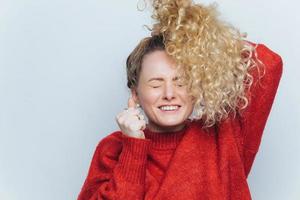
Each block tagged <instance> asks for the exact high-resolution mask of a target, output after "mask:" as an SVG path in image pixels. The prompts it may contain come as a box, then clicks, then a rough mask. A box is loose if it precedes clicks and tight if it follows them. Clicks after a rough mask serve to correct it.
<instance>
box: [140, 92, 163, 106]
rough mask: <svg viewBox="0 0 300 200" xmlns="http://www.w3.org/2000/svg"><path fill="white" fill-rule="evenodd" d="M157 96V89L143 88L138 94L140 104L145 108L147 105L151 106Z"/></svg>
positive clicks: (158, 95) (158, 96) (157, 98)
mask: <svg viewBox="0 0 300 200" xmlns="http://www.w3.org/2000/svg"><path fill="white" fill-rule="evenodd" d="M159 98H160V92H158V91H149V90H148V91H146V90H144V91H143V92H141V93H140V95H139V100H140V104H141V106H143V107H145V108H146V109H147V107H148V106H153V105H154V106H155V105H156V104H157V101H158V100H159Z"/></svg>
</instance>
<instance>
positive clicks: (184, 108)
mask: <svg viewBox="0 0 300 200" xmlns="http://www.w3.org/2000/svg"><path fill="white" fill-rule="evenodd" d="M131 92H132V97H133V99H134V101H135V102H136V103H139V104H140V105H141V107H142V109H143V110H144V112H145V114H146V116H147V118H148V125H147V126H148V128H149V129H150V130H153V131H156V132H168V131H178V130H181V129H182V128H183V127H184V125H185V121H186V120H187V118H188V117H189V116H190V115H191V114H192V112H193V108H194V103H193V99H192V98H191V97H190V96H188V93H187V88H186V86H185V85H183V84H182V81H181V80H180V76H179V74H178V73H177V71H176V63H175V62H174V60H173V59H172V58H171V57H170V56H169V55H168V54H167V53H166V52H165V51H161V50H157V51H154V52H152V53H150V54H147V55H146V56H144V59H143V62H142V70H141V73H140V76H139V82H138V85H137V88H134V89H133V90H132V91H131ZM162 105H179V106H180V107H179V109H178V110H176V111H162V110H161V109H160V108H159V107H160V106H162Z"/></svg>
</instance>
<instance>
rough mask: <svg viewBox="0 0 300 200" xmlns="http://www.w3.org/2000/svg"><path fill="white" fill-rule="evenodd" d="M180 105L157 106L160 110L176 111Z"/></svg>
mask: <svg viewBox="0 0 300 200" xmlns="http://www.w3.org/2000/svg"><path fill="white" fill-rule="evenodd" d="M180 107H181V106H179V105H170V106H168V105H167V106H160V107H158V108H159V109H160V110H161V111H169V112H170V111H177V110H179V108H180Z"/></svg>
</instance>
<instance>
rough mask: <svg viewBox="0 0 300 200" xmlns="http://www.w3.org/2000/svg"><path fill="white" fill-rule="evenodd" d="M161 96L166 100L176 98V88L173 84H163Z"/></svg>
mask: <svg viewBox="0 0 300 200" xmlns="http://www.w3.org/2000/svg"><path fill="white" fill-rule="evenodd" d="M163 98H164V99H165V100H168V101H170V100H172V99H175V98H176V88H175V87H174V85H173V84H166V85H165V87H164V96H163Z"/></svg>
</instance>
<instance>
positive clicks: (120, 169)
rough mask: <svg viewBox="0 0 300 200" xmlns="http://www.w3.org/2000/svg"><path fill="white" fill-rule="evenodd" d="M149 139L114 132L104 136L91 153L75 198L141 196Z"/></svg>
mask: <svg viewBox="0 0 300 200" xmlns="http://www.w3.org/2000/svg"><path fill="white" fill-rule="evenodd" d="M149 145H150V140H147V139H137V138H132V137H127V136H124V135H122V134H121V132H117V133H114V134H111V135H109V136H108V137H106V138H104V139H103V140H102V141H101V142H100V143H99V144H98V146H97V148H96V151H95V153H94V155H93V158H92V162H91V165H90V168H89V172H88V175H87V178H86V180H85V182H84V185H83V187H82V189H81V192H80V194H79V196H78V200H118V199H131V200H142V199H144V193H145V188H144V187H145V174H146V161H147V153H148V150H149Z"/></svg>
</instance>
